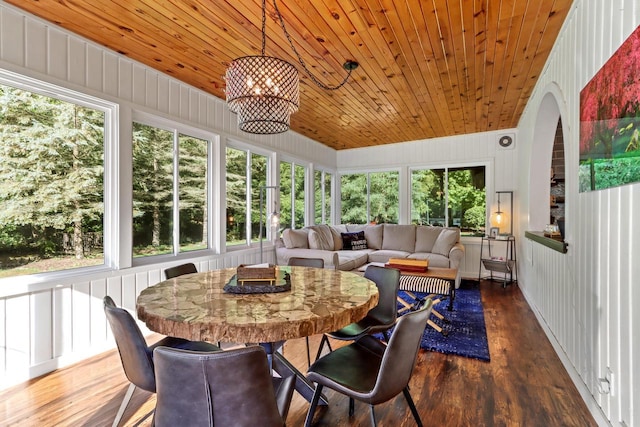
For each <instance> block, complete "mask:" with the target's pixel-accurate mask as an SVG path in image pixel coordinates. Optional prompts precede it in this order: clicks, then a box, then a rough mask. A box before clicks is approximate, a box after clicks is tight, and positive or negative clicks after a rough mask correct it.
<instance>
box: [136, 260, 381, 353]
mask: <svg viewBox="0 0 640 427" xmlns="http://www.w3.org/2000/svg"><path fill="white" fill-rule="evenodd" d="M278 268H280V269H286V270H287V271H290V273H291V290H290V291H286V292H277V293H264V294H233V293H226V292H224V291H223V288H224V286H225V284H227V283H228V282H229V280H231V278H232V277H233V275H234V274H236V269H235V268H227V269H222V270H212V271H208V272H204V273H194V274H187V275H184V276H179V277H176V278H173V279H169V280H165V281H164V282H160V283H158V284H156V285H153V286H151V287H149V288H147V289H144V290H143V291H142V292H141V293H140V295H139V296H138V300H137V304H136V308H137V314H138V318H139V319H140V320H141V321H143V322H144V323H145V324H146V325H147V327H148V328H149V329H151V330H152V331H155V332H159V333H161V334H164V335H170V336H174V337H180V338H186V339H190V340H198V341H209V342H218V341H223V342H236V343H264V342H276V341H283V340H287V339H292V338H300V337H304V336H310V335H314V334H319V333H324V332H331V331H334V330H337V329H340V328H342V327H344V326H346V325H348V324H349V323H352V322H356V321H358V320H360V319H362V318H364V317H365V315H366V314H367V312H368V311H369V310H370V309H371V308H373V307H375V306H376V304H377V303H378V289H377V287H376V285H375V283H373V282H372V281H370V280H368V279H365V278H364V277H362V276H359V275H357V274H354V273H349V272H344V271H336V270H329V269H317V268H308V267H282V266H281V267H278Z"/></svg>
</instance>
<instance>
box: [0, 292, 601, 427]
mask: <svg viewBox="0 0 640 427" xmlns="http://www.w3.org/2000/svg"><path fill="white" fill-rule="evenodd" d="M463 286H477V283H474V282H465V283H464V284H463ZM480 287H481V291H482V301H483V305H484V313H485V322H486V325H487V336H488V339H489V351H490V353H491V362H481V361H477V360H473V359H467V358H464V357H458V356H448V355H444V354H440V353H435V352H427V351H420V353H419V355H418V361H417V364H416V368H415V370H414V373H413V377H412V380H411V383H410V387H411V394H412V396H413V398H414V400H415V402H416V406H417V407H418V411H419V412H420V415H421V417H422V421H423V423H424V424H425V425H426V426H580V427H583V426H595V425H596V423H595V421H594V420H593V418H592V417H591V415H590V414H589V411H588V410H587V407H586V405H585V403H584V402H583V401H582V399H581V398H580V395H579V394H578V391H577V390H576V388H575V386H574V385H573V383H572V382H571V380H570V378H569V375H568V374H567V372H566V371H565V370H564V368H563V366H562V364H561V363H560V360H559V359H558V357H557V356H556V354H555V353H554V351H553V348H552V347H551V344H550V343H549V341H548V340H547V338H546V336H545V335H544V332H543V331H542V329H541V327H540V326H539V325H538V323H537V321H536V319H535V316H534V315H533V313H532V312H531V310H530V309H529V307H528V305H527V303H526V302H525V300H524V297H523V296H522V293H521V292H520V289H519V288H518V286H517V285H512V286H508V287H507V288H506V289H503V288H502V283H498V282H490V281H482V282H481V284H480ZM154 338H157V337H152V338H150V340H153V339H154ZM319 338H320V337H319V336H315V337H312V339H311V348H312V352H314V350H315V349H316V348H317V345H318V343H319ZM285 355H286V357H287V358H288V359H290V360H291V361H292V362H293V363H294V364H295V365H296V366H298V367H299V368H301V370H303V372H304V368H306V354H305V341H304V339H299V340H292V341H289V342H287V344H286V345H285ZM127 386H128V382H127V380H126V378H125V376H124V374H123V372H122V367H121V365H120V359H119V357H118V354H117V352H116V351H115V350H114V351H109V352H106V353H103V354H100V355H98V356H95V357H92V358H90V359H87V360H85V361H83V362H81V363H78V364H75V365H73V366H70V367H67V368H64V369H59V370H57V371H55V372H52V373H49V374H47V375H44V376H42V377H39V378H36V379H34V380H31V381H28V382H26V383H23V384H20V385H17V386H14V387H12V388H10V389H7V390H4V391H2V392H0V402H1V403H0V425H3V426H6V425H10V426H14V425H15V426H35V425H46V426H53V425H56V426H108V425H111V423H112V421H113V417H114V416H115V413H116V411H117V409H118V406H119V405H120V402H121V400H122V398H123V396H124V393H125V391H126V388H127ZM326 394H327V397H328V398H329V400H330V406H329V407H325V408H323V409H320V410H318V411H317V412H316V417H315V423H316V424H315V425H317V426H338V425H340V426H346V425H348V426H360V425H363V426H367V425H369V420H368V408H367V406H366V405H364V404H362V403H358V402H356V415H355V416H354V417H353V418H351V419H350V418H349V417H348V400H347V398H345V397H343V396H341V395H338V394H335V393H333V392H332V391H331V390H327V393H326ZM154 403H155V397H154V396H152V395H150V394H149V393H146V392H142V391H139V390H137V391H136V392H135V393H134V396H133V399H132V401H131V403H130V404H129V407H128V408H127V411H126V412H125V415H124V418H123V422H122V423H121V425H127V426H134V425H141V426H148V425H150V424H151V422H150V421H151V420H150V418H146V419H144V417H145V415H146V414H148V413H149V412H150V411H151V410H153V407H154ZM308 407H309V405H308V403H307V402H306V401H305V400H304V399H302V398H301V397H300V396H299V395H297V394H296V395H294V399H293V401H292V404H291V410H290V412H289V416H288V418H287V425H288V426H290V427H291V426H301V425H303V424H304V418H305V415H306V412H307V409H308ZM376 416H377V418H378V425H380V426H400V425H402V426H404V425H407V426H412V425H415V423H414V421H413V418H412V417H411V413H410V411H409V409H408V407H407V404H406V402H405V400H404V398H403V397H402V396H399V397H397V398H395V399H393V400H391V401H389V402H387V403H384V404H382V405H379V406H377V407H376Z"/></svg>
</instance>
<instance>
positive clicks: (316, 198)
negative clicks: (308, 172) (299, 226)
mask: <svg viewBox="0 0 640 427" xmlns="http://www.w3.org/2000/svg"><path fill="white" fill-rule="evenodd" d="M313 222H314V224H322V223H323V220H322V171H318V170H317V171H314V172H313Z"/></svg>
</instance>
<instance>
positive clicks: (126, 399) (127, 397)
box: [112, 383, 136, 427]
mask: <svg viewBox="0 0 640 427" xmlns="http://www.w3.org/2000/svg"><path fill="white" fill-rule="evenodd" d="M134 391H136V386H135V385H134V384H133V383H131V384H129V388H128V389H127V392H126V393H125V394H124V399H122V403H121V404H120V407H119V408H118V413H117V414H116V418H115V419H114V420H113V424H112V427H118V424H120V419H121V418H122V416H123V415H124V410H125V409H127V405H128V404H129V401H130V400H131V396H133V392H134Z"/></svg>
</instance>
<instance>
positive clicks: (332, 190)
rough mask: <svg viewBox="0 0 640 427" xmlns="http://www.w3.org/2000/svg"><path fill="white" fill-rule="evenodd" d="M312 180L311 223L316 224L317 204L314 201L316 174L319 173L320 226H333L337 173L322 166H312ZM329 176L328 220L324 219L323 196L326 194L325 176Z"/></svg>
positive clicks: (324, 199)
mask: <svg viewBox="0 0 640 427" xmlns="http://www.w3.org/2000/svg"><path fill="white" fill-rule="evenodd" d="M312 172H313V174H312V175H313V178H312V183H311V188H312V190H313V203H312V205H313V209H312V212H313V215H312V216H313V223H314V224H317V223H316V203H317V202H318V201H317V200H316V198H315V197H316V194H315V188H316V187H315V184H316V176H315V174H316V172H320V179H321V186H320V191H321V194H322V200H320V205H321V206H322V215H321V223H322V224H333V223H334V219H335V217H336V215H335V205H336V203H335V198H336V181H337V178H336V176H337V173H336V171H334V170H331V169H329V168H324V167H322V166H317V167H316V166H314V167H313V170H312ZM327 175H328V176H330V177H331V182H330V183H329V218H326V216H325V213H326V212H325V209H324V205H325V201H326V198H325V194H326V185H325V184H326V182H325V181H326V176H327Z"/></svg>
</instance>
